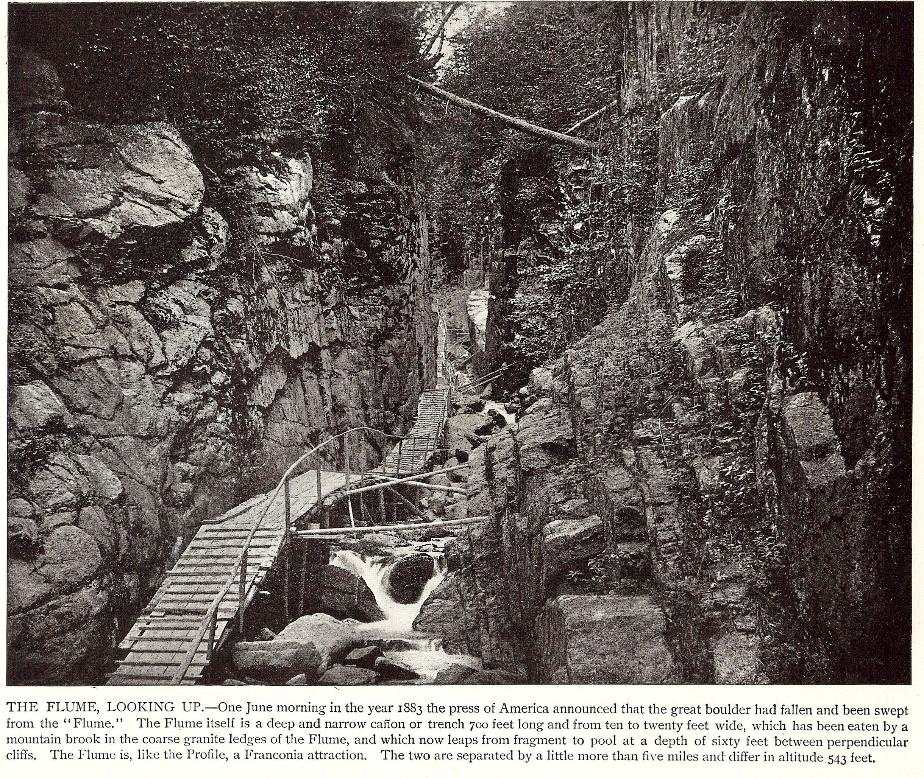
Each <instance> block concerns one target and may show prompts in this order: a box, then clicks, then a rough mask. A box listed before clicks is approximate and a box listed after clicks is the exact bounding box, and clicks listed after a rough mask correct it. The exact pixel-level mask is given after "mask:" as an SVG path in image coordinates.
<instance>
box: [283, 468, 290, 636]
mask: <svg viewBox="0 0 924 778" xmlns="http://www.w3.org/2000/svg"><path fill="white" fill-rule="evenodd" d="M283 494H284V496H285V529H284V531H283V535H282V564H283V570H284V573H283V575H284V576H285V583H284V584H283V586H284V589H283V595H282V597H283V600H282V613H283V616H284V618H285V620H286V624H288V623H289V578H290V577H291V576H290V572H291V571H290V569H289V567H290V564H289V556H290V553H289V552H290V549H289V541H290V535H289V532H290V523H291V521H292V502H291V499H290V493H289V479H288V478H286V482H285V486H283Z"/></svg>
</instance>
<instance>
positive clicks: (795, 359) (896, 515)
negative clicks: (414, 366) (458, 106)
mask: <svg viewBox="0 0 924 778" xmlns="http://www.w3.org/2000/svg"><path fill="white" fill-rule="evenodd" d="M887 10H888V13H887V17H888V18H886V19H882V18H875V19H874V18H871V17H870V14H871V13H872V12H871V11H870V10H869V9H868V8H864V7H842V6H838V7H836V8H834V7H817V8H815V7H813V8H811V9H808V8H806V7H804V6H802V7H798V8H794V7H782V8H777V7H772V6H750V7H748V8H746V9H742V8H741V7H739V6H719V7H717V8H716V7H709V6H700V5H695V4H633V6H632V8H631V10H630V15H629V19H630V23H629V24H628V25H627V28H626V39H625V42H624V43H625V52H626V66H625V73H624V78H623V81H622V101H621V108H622V111H623V116H616V117H613V118H612V120H611V125H610V130H609V132H608V134H605V135H604V136H603V142H604V147H605V148H604V151H605V155H606V156H607V157H608V158H609V159H610V160H612V161H616V162H618V163H619V166H620V170H622V171H625V170H629V171H635V172H634V173H633V175H634V176H635V178H634V181H633V182H632V183H633V187H632V188H631V189H626V191H625V193H624V194H623V195H617V196H616V197H614V198H610V199H609V200H608V201H605V204H604V205H603V206H602V207H603V208H605V209H609V210H610V211H612V212H614V213H616V212H618V213H621V214H623V215H624V216H625V218H624V219H622V220H621V221H620V225H619V234H618V238H619V240H618V242H617V245H619V246H620V247H621V248H620V251H621V255H620V257H619V264H622V265H623V266H624V267H627V268H628V277H629V283H628V285H627V290H628V291H627V293H626V294H625V296H624V297H622V299H620V300H618V301H615V304H611V305H610V307H609V309H608V311H607V312H606V313H605V315H603V316H602V319H601V320H600V322H599V324H597V325H596V326H594V327H592V328H591V329H590V330H589V332H588V333H587V334H586V335H585V336H584V337H582V338H580V339H578V340H575V341H574V342H572V343H570V344H568V345H567V346H566V347H565V348H564V349H563V353H562V354H561V355H560V356H558V357H557V358H555V359H553V360H551V361H549V362H547V363H546V364H544V365H543V366H542V367H541V368H539V369H536V370H534V371H533V372H532V374H531V377H530V380H529V384H528V387H527V389H526V391H525V392H524V394H525V395H526V402H525V405H527V406H528V407H527V408H526V410H525V411H523V412H522V413H521V416H520V419H519V425H518V426H517V427H516V428H515V429H513V430H509V429H508V430H505V431H503V432H501V433H498V434H496V435H495V436H493V437H492V438H491V439H490V440H489V441H488V442H486V443H485V444H484V445H483V446H480V447H477V448H476V449H475V450H474V451H473V452H472V454H471V458H472V461H473V463H474V467H473V469H474V471H475V472H476V473H477V472H481V473H482V474H483V479H482V481H481V485H480V486H478V485H477V484H476V485H474V486H473V487H472V492H471V494H470V496H469V506H468V513H469V515H479V514H482V513H490V514H491V515H492V517H493V518H492V521H491V522H490V523H488V524H487V525H486V527H485V529H484V530H483V531H481V532H477V533H476V532H473V533H472V537H471V546H472V551H471V553H470V555H469V557H468V559H467V564H466V565H463V566H462V567H461V568H460V570H458V571H457V572H455V573H454V574H453V576H454V577H453V579H452V580H450V581H449V582H447V583H446V584H445V586H444V591H443V592H442V594H441V596H442V597H444V598H445V597H455V598H456V599H457V600H458V601H459V602H460V605H459V607H464V608H465V613H466V614H467V615H468V614H470V615H471V616H470V623H469V624H468V626H465V622H464V621H463V622H457V623H456V624H454V625H453V626H452V628H451V629H450V628H448V627H447V629H449V632H450V634H453V631H455V632H456V633H457V632H458V631H459V629H460V624H461V625H462V626H461V629H462V631H463V634H462V636H459V635H458V634H456V635H455V637H454V639H455V640H456V641H457V642H459V643H467V644H470V645H473V646H474V647H475V649H476V650H477V651H479V652H480V653H481V654H482V656H484V657H485V658H486V659H487V660H489V661H496V662H500V663H507V664H522V665H525V667H526V670H527V673H528V676H529V677H530V678H532V679H533V680H536V681H554V682H572V683H595V682H661V681H664V680H673V681H686V682H719V683H760V682H794V683H805V682H895V681H902V680H904V681H907V680H908V678H909V674H910V644H909V641H910V505H909V494H908V488H909V484H910V477H909V470H908V468H909V466H910V457H909V450H908V446H909V442H910V441H909V426H908V419H909V412H910V357H909V355H910V350H909V349H910V330H909V329H908V324H907V322H908V318H907V317H908V312H909V311H910V297H909V295H910V258H911V249H910V242H909V241H910V230H909V224H910V204H911V199H910V196H909V192H910V189H909V188H908V187H909V184H910V159H911V156H910V148H911V146H910V115H909V113H908V112H909V111H910V105H911V103H910V99H909V98H908V95H907V94H906V91H905V90H906V85H905V84H904V83H903V78H902V77H901V73H903V72H904V73H906V72H907V68H908V67H909V66H910V65H909V63H910V39H907V37H908V36H907V32H904V33H903V34H902V35H904V37H902V35H899V37H898V38H897V39H895V40H892V41H891V42H890V41H889V36H890V34H891V33H890V30H903V31H907V30H908V29H909V22H908V18H907V10H906V9H905V10H903V9H900V8H896V7H890V8H889V9H887ZM890 85H891V86H890ZM873 115H875V116H877V117H880V118H878V119H876V120H871V119H870V117H871V116H873ZM605 169H606V167H605V166H598V167H597V168H596V169H593V168H592V169H590V170H589V173H588V174H589V176H590V179H591V180H590V183H589V186H590V187H591V188H592V187H593V186H594V185H595V182H594V180H593V177H594V175H598V176H599V175H600V174H601V171H605ZM596 183H597V184H599V185H600V186H601V187H603V188H604V190H605V188H606V186H608V185H609V184H611V183H612V181H611V180H609V179H606V178H605V177H604V178H602V179H601V180H600V181H598V182H596ZM563 216H564V217H567V216H568V214H567V212H564V211H563ZM566 228H567V224H566ZM498 261H500V259H498ZM529 261H530V259H529V254H528V253H524V252H522V251H521V252H520V256H511V253H510V252H507V253H506V254H505V255H504V257H503V262H504V264H505V266H507V267H510V266H513V267H517V266H519V267H520V269H521V271H522V268H523V267H524V266H528V263H529ZM520 291H521V292H522V284H521V289H520ZM505 310H506V309H505ZM543 334H544V335H545V336H547V335H548V333H543ZM498 570H503V571H505V573H504V574H503V575H502V576H499V575H498V573H497V571H498ZM453 581H454V583H453ZM453 586H455V587H456V588H455V592H454V590H453V588H452V587H453ZM472 603H476V604H472ZM477 603H480V605H478V604H477ZM427 613H428V608H427V606H425V608H424V616H425V618H426V617H427ZM437 615H438V613H436V612H434V616H437ZM438 620H439V619H438V618H437V619H436V621H438Z"/></svg>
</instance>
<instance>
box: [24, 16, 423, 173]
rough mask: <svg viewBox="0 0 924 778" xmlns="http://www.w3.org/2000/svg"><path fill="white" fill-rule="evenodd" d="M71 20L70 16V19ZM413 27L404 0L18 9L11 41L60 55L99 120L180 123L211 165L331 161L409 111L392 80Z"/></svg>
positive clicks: (77, 92) (351, 158)
mask: <svg viewBox="0 0 924 778" xmlns="http://www.w3.org/2000/svg"><path fill="white" fill-rule="evenodd" d="M75 18H79V24H75ZM419 36H420V32H419V30H418V26H417V22H416V20H415V17H414V13H413V8H412V7H410V6H405V5H403V4H359V3H349V4H338V3H292V4H211V3H184V4H145V3H138V4H129V3H112V4H110V3H107V4H87V5H84V6H81V8H80V12H79V17H77V16H76V15H75V11H74V9H73V7H71V6H62V5H39V6H20V7H18V8H16V9H14V10H13V11H12V14H11V39H12V40H13V41H14V42H15V43H16V44H18V45H22V46H25V47H28V48H31V49H33V50H35V51H37V52H38V53H40V54H43V55H44V56H47V57H49V58H50V59H52V60H53V61H54V62H56V63H57V64H58V65H59V68H60V69H61V70H62V76H63V77H64V79H65V82H66V86H67V91H68V94H69V95H70V96H71V99H73V100H74V101H75V102H77V103H78V104H79V105H80V107H81V109H82V110H85V111H88V112H90V113H91V114H94V115H96V116H97V117H99V118H101V119H104V120H107V121H120V120H121V121H133V120H138V119H155V120H156V119H160V120H168V121H171V122H174V123H176V124H177V125H178V126H179V127H180V129H181V130H182V131H183V133H184V136H185V137H187V138H188V139H189V140H190V141H191V142H192V144H193V145H194V147H196V150H197V151H198V152H199V154H200V155H204V156H205V157H207V158H210V159H213V160H215V161H216V162H218V163H221V162H228V161H235V160H245V161H251V160H254V159H259V158H260V157H261V155H263V154H265V150H266V149H267V147H268V146H270V145H272V146H273V147H275V148H276V149H277V150H282V151H284V152H286V151H287V152H290V153H292V154H295V153H297V152H298V151H301V150H307V149H310V148H317V147H318V146H323V147H324V148H325V150H326V152H327V158H330V159H331V160H332V161H333V162H334V166H335V167H336V168H337V169H338V170H339V169H341V168H344V167H349V166H350V165H353V164H355V159H356V155H355V153H354V152H355V151H356V148H357V147H358V146H359V145H360V144H362V143H364V142H369V141H372V140H375V139H376V138H377V136H378V135H379V134H381V133H386V134H388V135H396V134H397V135H399V136H404V139H405V140H407V137H408V133H409V130H408V128H409V127H411V126H413V123H414V121H415V111H414V108H413V101H411V100H409V98H408V96H407V93H406V90H405V89H404V88H403V86H402V85H401V81H400V78H401V77H402V76H403V74H404V72H405V71H406V69H407V66H408V64H409V61H410V60H412V59H413V57H414V56H415V55H416V47H417V45H418V38H419Z"/></svg>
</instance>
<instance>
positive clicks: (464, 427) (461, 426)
mask: <svg viewBox="0 0 924 778" xmlns="http://www.w3.org/2000/svg"><path fill="white" fill-rule="evenodd" d="M485 421H486V419H485V417H484V416H483V415H482V414H480V413H457V414H456V415H455V416H450V417H449V419H447V420H446V448H448V449H449V450H450V451H462V452H464V453H468V452H469V451H471V450H472V449H473V448H474V447H476V446H478V445H480V444H481V442H482V439H481V437H480V435H479V434H478V432H477V430H479V429H480V428H481V427H483V426H484V424H485Z"/></svg>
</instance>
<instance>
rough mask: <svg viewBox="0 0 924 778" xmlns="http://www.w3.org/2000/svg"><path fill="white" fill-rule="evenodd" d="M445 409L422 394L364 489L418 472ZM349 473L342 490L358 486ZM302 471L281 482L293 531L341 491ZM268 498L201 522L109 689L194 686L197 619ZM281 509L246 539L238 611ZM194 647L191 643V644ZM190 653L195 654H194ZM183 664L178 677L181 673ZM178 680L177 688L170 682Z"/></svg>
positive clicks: (264, 565) (263, 572)
mask: <svg viewBox="0 0 924 778" xmlns="http://www.w3.org/2000/svg"><path fill="white" fill-rule="evenodd" d="M448 409H449V393H448V390H446V389H437V390H429V391H426V392H422V393H421V395H420V399H419V401H418V406H417V417H416V419H415V421H414V424H413V425H412V427H411V429H410V431H409V432H408V434H407V436H406V437H405V438H404V440H403V441H402V442H401V443H400V444H396V445H395V446H394V447H393V448H392V449H391V450H390V451H389V452H388V453H387V454H386V455H385V457H384V458H383V460H382V462H381V464H379V465H378V467H376V468H375V469H373V470H371V471H370V472H369V473H367V474H366V478H367V479H368V480H369V482H370V483H372V482H378V480H379V479H377V478H374V477H370V475H371V474H375V473H377V474H379V475H389V476H396V475H397V476H407V475H415V474H418V473H421V472H423V471H424V470H425V469H426V468H427V466H428V463H429V459H430V457H431V456H432V454H433V453H434V452H435V451H436V446H437V444H438V442H439V440H440V438H441V436H442V434H443V428H444V426H445V423H446V416H447V414H448ZM358 475H359V474H358V473H354V477H353V479H352V480H351V483H350V488H356V487H357V486H359V485H360V481H361V480H364V479H361V478H359V477H358ZM320 483H321V488H320V494H319V493H318V472H317V471H315V470H308V471H306V472H305V473H303V474H301V475H299V476H295V477H293V478H292V479H291V480H290V482H289V491H290V510H291V519H292V523H293V524H294V523H295V522H297V521H298V520H299V519H302V518H303V517H304V516H305V515H306V514H308V513H309V512H310V511H311V510H312V509H314V508H315V506H317V505H318V504H319V503H320V502H321V501H323V500H325V499H326V498H328V497H331V496H335V495H336V493H337V492H339V491H342V490H343V489H344V487H345V485H346V476H345V474H344V473H340V472H332V471H321V473H320ZM271 494H272V492H267V493H265V494H259V495H256V496H255V497H252V498H251V499H249V500H247V501H246V502H243V503H241V504H240V505H237V506H235V507H234V508H232V509H230V510H229V511H226V512H225V513H224V514H222V515H221V516H218V517H216V518H214V519H210V520H207V521H205V522H204V523H203V524H202V525H201V526H200V527H199V530H198V531H197V532H196V534H195V535H194V536H193V538H192V540H191V541H190V543H189V545H188V546H187V547H186V549H185V550H184V551H183V553H182V554H181V555H180V558H179V559H178V560H177V561H176V563H175V564H174V565H173V567H172V568H171V569H170V570H168V571H167V572H166V573H165V577H164V580H163V582H162V583H161V585H160V586H159V587H158V588H157V590H156V591H155V593H154V595H153V596H152V597H151V600H150V601H149V603H148V605H147V607H146V608H145V609H144V612H143V613H142V614H141V615H140V616H139V617H138V619H137V620H136V621H135V623H134V624H133V625H132V627H131V629H129V631H128V633H127V634H126V635H125V637H124V638H123V639H122V641H121V643H120V648H121V649H122V650H123V651H127V652H128V653H127V655H126V656H125V658H124V659H123V660H122V661H121V662H119V663H118V669H116V670H115V671H114V672H113V673H112V675H111V676H110V677H109V680H108V684H109V685H161V684H165V685H166V684H176V683H180V684H183V685H189V684H193V683H195V682H196V681H197V680H198V679H199V678H201V676H202V674H203V673H204V672H205V669H206V668H207V666H208V661H209V659H208V645H207V642H208V641H207V639H205V640H201V631H202V628H203V624H204V619H206V618H208V614H209V610H210V608H211V605H212V603H213V601H214V600H215V598H216V597H217V596H218V594H219V593H220V592H222V591H223V590H224V588H225V587H226V586H227V583H228V581H229V580H230V578H231V576H232V574H233V573H234V571H235V568H237V560H238V558H239V557H240V554H241V552H242V550H243V544H244V543H245V542H246V541H247V539H248V538H250V537H251V530H252V529H253V525H254V523H255V522H256V521H258V520H259V517H260V515H261V513H262V512H263V509H264V506H265V501H266V500H267V499H269V497H270V495H271ZM284 509H285V503H284V498H283V495H282V490H280V493H279V494H278V495H277V496H276V497H274V498H273V500H272V502H271V504H270V506H269V509H268V510H267V512H266V515H265V516H264V519H263V522H262V524H261V526H260V527H259V528H258V529H257V530H256V531H255V532H254V533H253V537H252V540H251V542H250V545H249V546H248V549H247V570H246V599H245V603H244V608H245V610H246V608H247V606H248V605H249V603H250V602H251V601H252V599H253V597H254V596H255V595H256V593H257V591H258V590H259V587H260V586H261V585H262V584H263V581H264V579H265V578H266V576H267V574H268V573H269V571H270V570H271V569H272V568H273V566H274V565H275V563H276V560H277V558H278V556H279V554H280V551H281V550H282V548H283V546H284V544H285V543H286V540H287V538H286V526H285V518H284V513H285V510H284ZM239 605H240V604H239V593H238V589H237V586H232V587H231V588H230V589H229V590H228V591H227V592H226V594H225V595H224V596H223V597H222V598H221V600H220V602H219V603H218V608H217V620H216V624H215V647H218V646H220V645H221V644H222V642H223V640H224V639H225V638H226V637H227V636H228V635H229V634H231V632H232V631H233V630H234V627H235V620H236V617H237V615H238V610H239ZM197 640H199V642H198V643H196V641H197ZM194 646H195V650H194ZM184 662H188V667H187V669H186V670H185V673H184V672H182V671H181V669H182V668H183V666H184ZM180 675H182V678H180V680H179V681H177V680H176V679H177V676H180Z"/></svg>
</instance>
